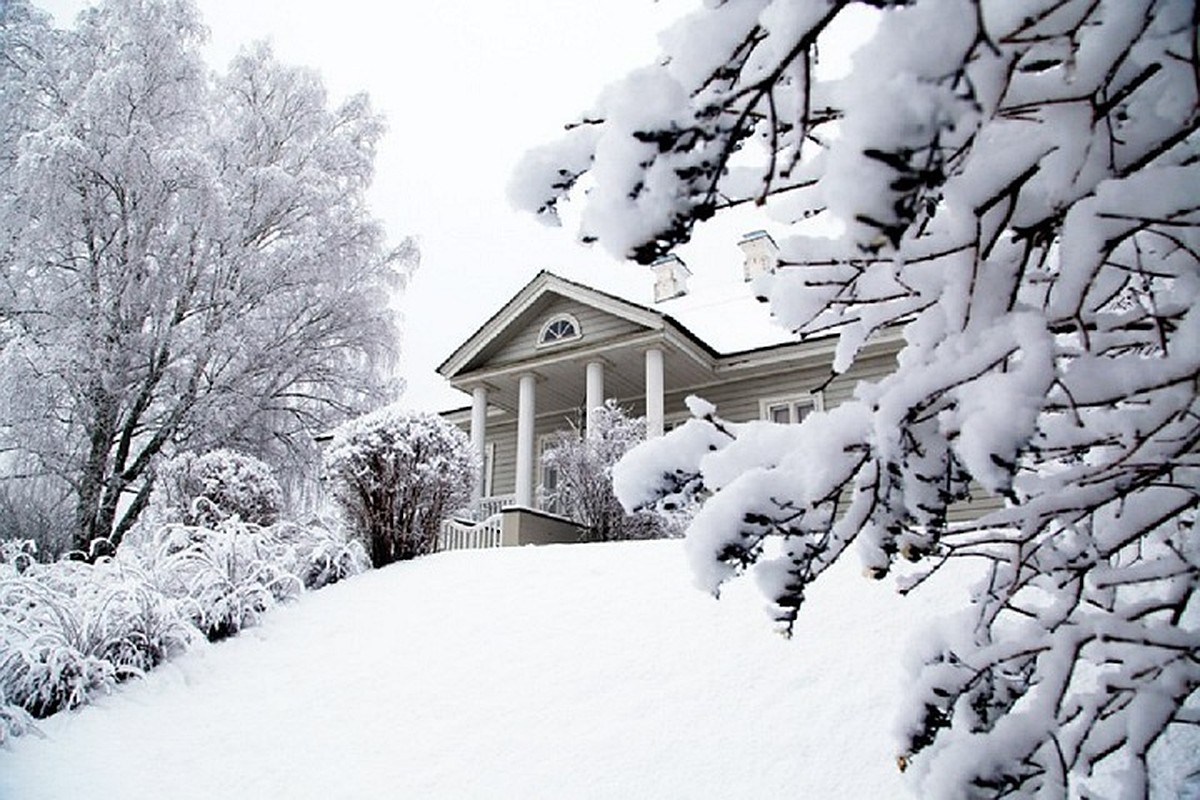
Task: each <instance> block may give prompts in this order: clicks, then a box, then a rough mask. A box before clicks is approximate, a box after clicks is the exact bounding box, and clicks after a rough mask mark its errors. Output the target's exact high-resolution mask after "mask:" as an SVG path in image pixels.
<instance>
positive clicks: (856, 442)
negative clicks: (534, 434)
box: [512, 0, 1200, 798]
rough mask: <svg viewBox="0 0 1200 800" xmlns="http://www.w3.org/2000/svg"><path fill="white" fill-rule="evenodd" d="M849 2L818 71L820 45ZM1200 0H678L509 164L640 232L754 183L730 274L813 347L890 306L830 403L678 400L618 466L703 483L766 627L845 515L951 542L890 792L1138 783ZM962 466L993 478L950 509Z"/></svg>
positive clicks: (1161, 546)
mask: <svg viewBox="0 0 1200 800" xmlns="http://www.w3.org/2000/svg"><path fill="white" fill-rule="evenodd" d="M867 17H870V19H867ZM864 20H865V21H866V22H867V23H869V24H871V25H874V33H873V35H872V36H871V37H870V39H869V40H868V41H867V42H866V43H865V44H864V45H863V46H862V47H861V49H860V50H859V51H858V53H857V54H856V57H855V58H854V60H853V66H852V68H851V70H850V72H849V74H847V75H844V76H837V77H833V76H830V75H828V74H827V73H825V72H823V70H822V60H821V54H822V52H828V51H829V49H830V48H832V47H835V46H836V42H834V41H832V38H833V33H832V32H833V31H836V30H837V29H838V26H839V25H841V24H842V23H843V22H846V21H851V22H853V23H854V24H861V23H862V22H863V21H864ZM1198 20H1200V12H1198V11H1197V6H1196V4H1195V2H1189V1H1188V0H909V1H908V2H899V1H897V2H887V1H886V0H871V1H870V2H867V1H866V0H864V1H863V2H850V1H849V0H807V1H806V2H784V0H736V1H730V2H715V3H707V4H705V7H704V8H703V9H701V10H698V11H696V12H694V13H693V14H691V15H689V16H687V17H686V18H684V19H682V20H681V21H680V22H679V23H678V24H677V25H676V26H675V27H674V28H672V29H671V30H669V31H668V32H667V33H666V34H665V35H664V36H663V42H664V47H665V54H664V57H663V59H662V60H661V61H660V63H658V64H657V65H654V66H650V67H648V68H645V69H642V70H639V71H637V72H635V73H633V74H631V75H630V76H628V77H627V78H625V79H624V80H623V81H622V82H620V83H618V84H616V85H614V86H613V87H611V88H610V89H609V90H608V91H607V92H606V93H605V94H604V96H603V97H601V98H600V100H599V101H598V103H597V104H596V106H595V108H594V109H593V110H592V111H590V112H589V113H588V114H587V115H585V116H584V118H582V119H581V120H580V121H578V122H576V123H574V124H573V125H571V126H569V127H568V130H567V132H566V134H565V135H564V136H563V138H562V139H561V140H560V141H558V142H556V143H554V144H551V145H549V146H546V147H543V148H540V149H538V150H536V151H533V152H531V153H530V154H529V155H528V156H527V158H526V160H525V162H524V164H523V165H522V167H521V169H520V171H519V173H518V176H517V178H516V179H515V181H514V184H513V187H512V196H513V198H514V200H515V201H516V202H517V203H518V204H519V205H522V206H523V207H525V208H528V209H529V210H531V211H534V212H536V213H538V214H540V215H541V216H543V217H544V218H546V219H548V220H550V221H554V220H555V219H556V218H557V210H558V206H559V204H560V203H562V202H563V201H564V200H568V199H570V198H572V197H574V198H575V199H576V200H578V201H579V202H581V203H582V205H583V209H582V213H581V215H580V219H581V223H580V224H581V230H580V231H579V235H580V237H581V238H582V239H584V240H588V241H591V240H598V241H599V242H600V244H602V245H603V246H605V247H607V248H608V249H610V250H611V251H613V252H614V253H617V254H619V255H621V256H625V257H630V258H635V259H637V260H639V261H643V262H646V261H649V260H652V259H653V258H655V257H657V256H659V255H661V254H663V253H665V252H667V251H669V250H670V249H671V248H672V247H674V246H676V245H678V244H680V243H683V242H686V241H687V240H688V238H689V237H690V235H691V232H692V230H693V227H694V226H695V225H696V224H698V223H700V222H702V221H703V220H705V219H707V218H709V217H711V216H713V215H714V214H719V213H721V212H722V211H724V210H726V209H729V208H731V207H734V206H739V205H743V204H755V205H758V206H760V207H762V209H763V211H764V212H765V213H766V214H768V215H770V217H771V218H772V220H773V221H774V223H775V224H778V225H782V226H787V227H785V228H784V230H785V231H786V235H784V236H781V237H780V241H779V246H780V266H779V268H778V270H777V271H776V272H775V273H774V274H773V275H769V276H766V277H764V278H762V279H760V283H759V285H758V286H756V287H755V288H756V290H757V293H758V294H760V295H762V296H765V297H769V298H770V302H771V310H772V311H773V313H774V314H775V316H776V318H777V319H778V320H779V321H780V322H781V323H782V324H784V325H786V326H788V327H789V328H791V329H793V330H795V331H796V333H797V335H798V336H800V337H806V338H812V337H820V336H837V337H838V346H837V354H836V358H835V361H834V364H833V369H834V370H835V371H836V372H839V373H841V372H845V371H846V370H847V369H849V367H850V366H851V365H852V364H853V361H854V358H855V356H856V354H857V352H858V351H859V349H860V348H861V346H862V345H863V343H864V342H866V341H868V340H870V339H871V337H873V336H875V335H877V334H878V333H879V332H880V331H881V330H884V329H889V330H893V329H897V328H901V329H902V330H903V336H904V346H903V350H902V352H901V353H900V354H899V357H898V359H897V362H896V365H895V369H894V371H893V372H892V373H891V374H890V375H888V376H887V377H884V378H882V379H880V380H878V381H876V382H873V383H863V384H860V385H859V387H858V389H857V392H856V397H855V399H854V400H853V401H851V402H849V403H846V404H844V405H842V406H840V407H838V408H834V409H832V410H830V411H828V412H826V413H817V414H813V415H811V416H810V417H808V418H807V419H806V420H804V422H803V423H801V424H800V425H798V426H791V427H787V426H776V425H771V424H769V423H748V424H740V425H739V424H732V423H729V422H726V421H723V420H721V418H720V416H719V410H718V409H714V408H713V407H711V406H709V405H708V404H706V403H704V402H702V401H700V400H698V399H697V400H694V401H693V402H692V409H693V412H694V415H695V419H694V420H692V421H691V422H689V423H688V424H686V425H684V426H683V427H682V428H680V429H679V430H677V431H675V432H672V433H671V434H668V435H667V436H666V437H665V438H664V439H663V440H660V441H657V442H651V443H647V444H646V445H643V446H642V447H641V448H639V449H637V450H635V451H634V452H633V453H632V454H631V455H630V456H629V457H628V458H627V459H626V460H625V461H624V462H623V463H622V464H621V465H619V467H618V470H617V474H616V476H615V480H616V482H617V484H618V487H619V493H621V494H622V500H623V502H625V503H626V505H627V506H630V507H637V506H644V505H648V504H652V503H656V502H658V503H662V502H674V501H675V500H676V499H677V498H678V496H679V495H700V496H705V497H707V498H708V499H707V500H706V501H705V503H704V507H703V509H702V510H701V511H700V513H699V514H698V515H697V517H696V518H695V520H694V522H693V524H692V526H691V528H690V531H689V542H690V544H689V546H690V548H691V552H692V554H693V557H694V560H695V563H696V564H697V568H698V571H699V573H700V576H701V578H702V580H703V581H704V582H706V583H707V585H708V586H710V587H711V588H713V589H714V590H716V589H717V587H718V586H719V585H720V584H721V583H722V582H723V581H725V580H728V579H730V578H732V577H734V576H735V575H737V574H739V573H741V572H742V571H744V570H750V569H752V570H754V571H755V572H757V574H758V580H759V583H760V585H762V586H763V587H764V590H765V591H766V592H767V593H768V594H769V595H770V597H771V599H772V600H773V601H774V604H775V609H776V615H777V617H778V619H779V621H780V624H781V625H782V626H783V627H784V628H785V629H790V626H791V623H792V622H793V620H794V619H795V618H796V614H797V613H799V610H800V607H801V605H802V603H803V599H804V595H805V590H806V587H808V586H809V584H810V583H811V582H813V581H815V580H819V579H820V576H821V573H822V572H823V571H824V570H825V569H826V568H827V567H828V566H829V565H830V564H832V563H833V562H834V561H835V560H837V559H839V558H842V557H843V556H844V555H845V554H846V552H847V550H848V548H849V547H850V545H851V543H855V542H856V543H857V550H858V551H859V553H860V555H861V557H862V558H863V560H864V562H865V565H866V567H867V571H868V572H869V573H870V574H872V575H875V576H877V577H882V576H884V575H886V574H889V573H892V574H897V573H898V575H897V580H898V581H899V582H900V586H901V589H902V590H903V591H906V592H907V591H913V590H919V587H920V585H921V583H922V581H923V580H924V579H925V577H926V576H927V575H928V574H929V573H930V572H933V571H936V570H938V569H939V567H940V566H941V565H943V564H945V563H947V561H948V560H949V559H970V560H972V561H974V562H977V563H978V564H980V565H981V571H982V576H981V578H980V580H979V582H978V583H977V584H976V585H975V586H974V587H972V588H971V589H970V592H969V596H965V597H964V613H962V614H958V615H953V616H950V615H948V618H947V620H946V622H945V625H944V626H943V628H942V629H941V630H939V631H938V632H937V633H936V635H929V636H927V637H925V639H924V641H923V644H922V647H923V659H922V665H921V667H920V669H919V670H918V672H917V673H916V674H915V675H914V680H913V682H912V685H911V687H910V688H909V697H908V700H907V710H906V711H905V712H904V715H903V718H902V719H901V721H900V727H901V729H902V731H903V734H902V743H901V747H900V752H899V762H900V764H901V766H902V767H905V768H909V769H911V770H912V772H913V773H915V774H916V775H917V776H918V778H917V779H918V781H919V785H920V786H921V791H922V796H931V797H942V796H954V797H965V796H971V797H976V796H978V797H1007V796H1016V795H1020V796H1026V795H1036V796H1039V797H1067V796H1091V795H1090V794H1089V793H1092V792H1098V793H1099V795H1103V796H1111V797H1130V798H1133V797H1144V796H1145V795H1146V792H1147V787H1148V786H1149V784H1150V782H1151V777H1150V774H1151V770H1150V767H1149V766H1148V765H1149V763H1150V760H1151V758H1150V753H1151V749H1152V747H1153V745H1155V743H1156V742H1159V741H1160V740H1163V739H1164V738H1170V737H1172V736H1174V735H1175V734H1176V733H1177V731H1178V729H1180V728H1181V727H1185V726H1187V725H1193V726H1194V725H1195V724H1196V723H1198V722H1200V708H1198V703H1197V700H1198V699H1200V698H1197V694H1196V692H1197V687H1200V608H1198V605H1200V601H1198V600H1197V586H1198V585H1200V581H1198V579H1197V578H1198V575H1200V545H1198V544H1197V536H1196V533H1195V530H1194V522H1195V511H1196V506H1197V502H1198V500H1200V456H1198V455H1197V450H1196V446H1197V441H1198V440H1200V403H1198V401H1197V380H1198V378H1200V302H1198V301H1200V195H1198V194H1197V187H1198V186H1200V146H1198V141H1197V138H1198V135H1197V128H1198V126H1200V101H1198V98H1200V95H1198V89H1200V55H1198V48H1200V45H1198V41H1200V39H1198V36H1197V34H1198ZM849 27H850V28H853V27H854V25H853V24H852V25H850V26H849ZM844 29H845V28H844V27H843V30H844ZM585 176H587V181H586V184H587V186H586V191H584V185H583V183H581V179H583V178H584V177H585ZM826 217H832V218H835V219H836V220H837V221H838V223H839V224H840V225H841V234H840V236H838V237H836V238H827V237H823V236H818V235H816V234H815V233H814V230H813V229H812V228H811V227H810V226H812V225H813V220H814V219H824V218H826ZM814 465H819V467H820V468H814ZM621 487H623V489H622V488H621ZM971 493H975V494H981V493H982V494H987V495H991V496H993V497H998V498H1002V499H1003V500H1004V506H1003V508H1001V509H1000V510H997V511H995V512H993V513H989V514H987V515H986V516H984V517H982V518H980V519H977V520H975V521H973V522H970V523H967V524H962V525H952V524H950V523H949V521H948V510H949V508H950V507H951V505H952V504H953V503H955V502H956V501H958V500H960V499H962V498H964V497H966V496H968V495H969V494H971ZM908 561H911V562H915V565H916V566H915V567H905V568H903V569H901V568H899V563H903V562H908ZM1106 782H1107V783H1106ZM1096 787H1105V788H1100V789H1097V788H1096Z"/></svg>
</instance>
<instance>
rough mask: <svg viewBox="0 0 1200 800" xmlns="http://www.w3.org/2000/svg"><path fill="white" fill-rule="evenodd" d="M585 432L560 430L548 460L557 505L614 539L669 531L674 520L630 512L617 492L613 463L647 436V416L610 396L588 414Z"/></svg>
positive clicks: (591, 531) (594, 535) (601, 537)
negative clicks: (623, 406) (631, 413)
mask: <svg viewBox="0 0 1200 800" xmlns="http://www.w3.org/2000/svg"><path fill="white" fill-rule="evenodd" d="M589 421H590V423H591V424H590V426H589V428H588V430H586V431H580V430H571V431H564V432H562V433H560V434H558V435H557V436H556V437H555V439H554V442H553V444H552V446H551V448H550V450H548V451H547V452H546V454H545V455H544V456H543V463H544V464H546V465H547V466H550V467H553V468H554V470H555V471H556V472H557V474H558V482H557V485H556V487H555V490H554V493H555V500H556V501H557V505H558V508H559V509H560V510H561V511H562V512H563V513H564V514H566V515H567V516H569V517H571V519H573V520H575V521H576V522H580V523H583V524H584V525H586V526H587V527H588V536H589V538H591V539H595V540H598V541H602V542H607V541H611V540H613V539H652V538H655V537H659V536H666V535H669V532H670V531H671V530H673V526H672V524H671V521H670V520H668V519H667V518H666V517H664V516H660V515H659V514H658V513H656V512H654V511H650V510H641V511H634V512H632V513H630V512H628V511H626V510H625V509H624V508H623V507H622V506H621V501H620V500H618V499H617V496H616V494H615V493H614V492H613V484H612V470H613V466H614V465H615V464H616V463H617V462H618V461H620V460H621V458H622V457H623V456H624V455H625V454H626V453H628V452H629V451H630V450H631V449H632V448H633V447H634V446H635V445H637V444H640V443H641V442H642V441H643V440H645V438H646V420H645V418H644V417H630V416H628V415H627V414H625V412H624V411H622V410H621V408H620V406H618V405H617V404H616V401H614V400H609V401H608V402H607V403H605V405H604V406H603V407H601V408H597V409H595V410H594V411H593V412H592V413H591V414H590V415H589Z"/></svg>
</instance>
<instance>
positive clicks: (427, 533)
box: [325, 406, 480, 567]
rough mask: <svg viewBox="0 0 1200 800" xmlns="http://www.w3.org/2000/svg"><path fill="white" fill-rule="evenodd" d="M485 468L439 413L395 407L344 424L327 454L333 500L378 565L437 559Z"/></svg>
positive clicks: (326, 469) (467, 443)
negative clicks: (448, 527) (445, 533)
mask: <svg viewBox="0 0 1200 800" xmlns="http://www.w3.org/2000/svg"><path fill="white" fill-rule="evenodd" d="M479 470H480V463H479V455H478V454H477V453H476V451H475V449H474V448H473V447H471V442H470V440H469V439H468V438H467V435H466V434H465V433H463V432H462V431H461V430H460V429H459V428H457V427H456V426H455V425H453V424H451V423H450V422H447V421H446V420H444V419H442V418H441V417H439V416H438V415H436V414H428V413H422V412H414V411H406V410H404V409H401V408H398V407H396V406H388V407H386V408H382V409H380V410H378V411H374V412H372V413H370V414H367V415H366V416H363V417H360V418H358V419H353V420H350V421H349V422H347V423H344V424H343V425H341V426H340V427H338V428H337V430H335V431H334V433H333V440H332V441H331V442H330V444H329V449H328V450H327V451H326V453H325V474H326V480H327V481H328V482H329V486H330V490H331V492H332V494H333V498H334V500H335V501H336V503H337V504H338V506H339V507H340V508H341V510H342V513H343V514H344V515H345V518H346V521H347V523H348V524H349V526H350V528H351V530H352V531H353V533H354V535H355V536H357V537H358V538H359V539H361V540H362V542H363V543H364V545H366V548H367V550H368V551H369V552H370V555H371V563H372V564H373V565H374V566H376V567H382V566H385V565H387V564H391V563H392V562H393V561H403V560H406V559H410V558H416V557H417V556H421V555H426V554H428V553H432V552H433V551H434V550H435V549H436V548H437V538H438V531H439V529H440V527H441V523H442V520H444V519H446V518H447V517H448V516H449V515H450V514H452V513H453V512H455V511H457V510H459V509H461V508H463V507H464V506H466V505H467V503H468V502H470V500H471V491H472V489H473V487H474V486H475V481H476V478H477V477H478V474H479Z"/></svg>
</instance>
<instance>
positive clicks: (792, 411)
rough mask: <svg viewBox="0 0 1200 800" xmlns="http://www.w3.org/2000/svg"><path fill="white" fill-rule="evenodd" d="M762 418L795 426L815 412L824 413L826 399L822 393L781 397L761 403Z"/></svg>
mask: <svg viewBox="0 0 1200 800" xmlns="http://www.w3.org/2000/svg"><path fill="white" fill-rule="evenodd" d="M760 406H761V411H762V413H761V415H760V416H761V417H762V418H763V419H765V420H769V421H771V422H778V423H780V424H782V425H794V424H796V423H797V422H800V421H801V420H803V419H804V418H805V417H807V416H808V415H809V414H811V413H812V412H814V411H823V410H824V407H825V403H824V399H823V398H822V396H821V393H820V392H816V393H814V394H806V395H801V396H799V397H780V398H776V399H773V400H763V401H762V402H761V403H760Z"/></svg>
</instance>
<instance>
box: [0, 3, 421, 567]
mask: <svg viewBox="0 0 1200 800" xmlns="http://www.w3.org/2000/svg"><path fill="white" fill-rule="evenodd" d="M205 35H206V33H205V28H204V26H203V24H202V21H201V19H200V18H199V15H198V13H197V11H196V9H195V7H194V6H193V5H192V3H191V2H190V0H111V1H110V2H105V3H103V4H101V5H99V6H97V7H96V8H93V9H90V10H88V11H86V12H84V13H83V14H82V15H81V16H80V17H79V19H78V22H77V24H76V26H75V27H74V28H73V29H71V30H66V31H60V30H53V29H52V28H51V27H50V25H49V22H48V19H47V18H46V17H45V15H43V14H41V13H40V12H38V11H37V10H36V9H34V8H33V7H31V6H30V5H29V4H28V2H26V0H12V2H8V3H6V4H5V5H4V6H3V8H2V9H0V52H2V53H3V54H4V56H3V60H4V67H3V72H0V77H2V79H3V81H4V83H3V87H2V91H3V96H4V97H5V98H9V97H12V98H17V100H18V101H19V102H16V103H14V104H13V105H12V106H9V107H7V108H6V119H5V123H4V125H3V126H2V133H3V135H4V137H5V141H4V142H3V145H4V147H3V150H4V152H5V154H6V160H5V161H3V162H0V169H3V170H4V171H3V175H2V178H0V180H2V183H0V203H2V206H0V268H2V270H0V272H2V276H0V279H2V280H3V282H4V284H3V300H0V303H2V309H0V313H2V320H3V322H2V325H3V336H4V349H3V352H2V353H0V387H2V390H3V392H2V394H3V397H0V410H2V413H3V419H2V422H3V427H2V428H0V433H2V438H3V445H4V448H5V450H6V453H7V455H6V456H5V460H4V465H5V466H6V467H7V476H6V479H5V481H4V483H5V484H6V486H10V487H15V486H16V485H17V483H18V481H19V479H21V478H24V479H27V480H37V481H39V482H40V485H41V486H42V488H43V490H44V492H47V493H48V492H50V491H52V490H54V489H55V488H57V490H58V491H59V492H60V493H61V495H62V496H63V497H64V498H66V499H67V502H68V503H69V504H70V505H71V506H73V508H74V511H73V513H72V514H71V517H72V519H71V522H70V526H71V529H72V531H73V536H72V538H73V544H74V546H76V547H78V548H82V549H87V548H88V547H89V546H90V544H91V543H92V542H93V541H94V540H97V539H108V540H110V541H112V543H113V544H115V543H116V542H117V541H119V540H120V538H121V537H122V535H123V534H124V532H125V531H126V530H128V528H129V526H130V525H131V524H132V523H133V521H134V520H135V519H136V518H137V516H138V514H139V513H140V511H141V510H142V508H143V507H144V506H145V504H146V501H147V500H148V498H149V495H150V490H151V488H152V485H153V471H154V464H155V461H156V459H158V458H159V457H160V456H161V455H163V454H168V453H169V452H172V451H175V450H177V449H184V448H186V449H192V450H198V451H203V450H207V449H210V448H212V447H215V446H231V447H236V448H238V449H241V450H244V451H247V452H251V453H254V454H256V455H258V456H261V457H263V458H266V459H268V460H269V461H272V462H274V463H276V464H288V463H291V464H292V465H296V464H298V463H301V462H303V461H305V460H310V461H311V460H314V459H313V454H312V452H311V444H310V443H311V435H312V434H313V433H314V432H317V431H320V430H323V429H325V428H327V427H328V426H330V425H332V424H334V422H336V421H338V420H340V419H344V418H345V417H346V416H347V415H349V414H351V413H354V412H358V411H360V410H362V409H363V408H365V407H367V406H369V405H373V404H377V403H378V402H379V401H380V400H382V399H383V398H384V397H385V396H386V395H387V394H388V393H389V391H390V388H391V387H390V379H389V372H390V367H391V358H392V353H393V348H394V346H395V344H394V343H395V341H396V327H395V323H394V320H393V315H392V312H391V311H390V310H389V303H390V300H391V296H392V292H393V290H394V289H396V288H397V287H398V285H399V283H400V281H401V279H402V278H403V276H404V274H405V271H406V269H407V268H408V267H409V266H410V264H411V262H412V258H413V257H414V252H413V250H412V246H411V245H410V244H405V245H403V246H401V247H399V248H394V249H389V248H388V246H387V245H386V243H385V236H384V232H383V229H382V227H381V226H380V224H379V223H378V222H377V221H376V220H375V219H373V218H372V217H371V216H370V214H369V212H368V209H367V207H366V204H365V200H364V193H365V190H366V188H367V187H368V185H369V183H370V181H371V177H372V168H373V167H372V165H373V158H374V152H375V145H376V143H377V142H378V140H379V137H380V136H381V135H382V133H383V124H382V121H381V120H380V118H379V117H378V116H377V115H376V114H375V113H374V112H373V111H372V110H371V107H370V104H369V102H368V100H367V98H366V97H365V96H362V95H357V96H354V97H351V98H349V99H348V100H346V101H345V102H342V103H340V104H338V105H336V106H334V105H331V104H330V102H329V98H328V97H327V96H326V93H325V91H324V88H323V87H322V84H321V81H320V79H319V77H318V76H317V75H316V74H315V73H313V72H312V71H310V70H307V69H303V68H298V67H291V66H286V65H283V64H280V63H279V62H278V61H276V59H275V58H274V56H273V55H272V53H271V51H270V49H269V48H267V47H266V46H263V45H259V46H256V47H252V48H249V49H246V50H244V51H243V52H242V53H241V54H240V55H239V56H238V57H237V58H236V59H235V60H234V61H233V63H232V64H231V65H230V66H229V68H228V70H227V71H226V72H225V73H224V74H215V73H213V72H211V71H209V70H208V69H207V68H206V66H205V65H204V63H203V61H202V59H201V56H200V52H199V47H200V45H201V44H202V42H203V41H204V38H205ZM7 154H11V155H7Z"/></svg>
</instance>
